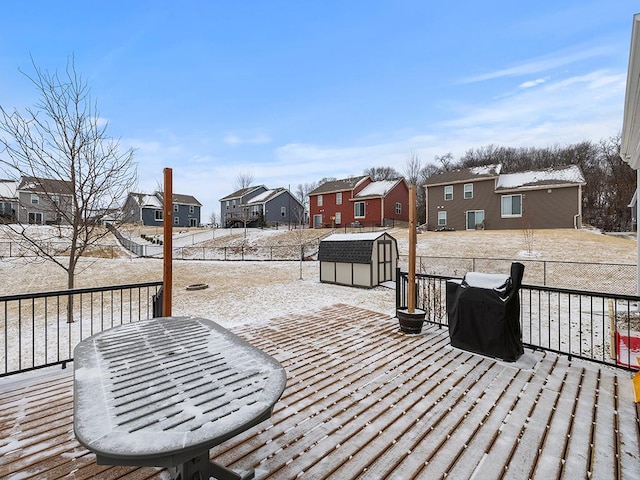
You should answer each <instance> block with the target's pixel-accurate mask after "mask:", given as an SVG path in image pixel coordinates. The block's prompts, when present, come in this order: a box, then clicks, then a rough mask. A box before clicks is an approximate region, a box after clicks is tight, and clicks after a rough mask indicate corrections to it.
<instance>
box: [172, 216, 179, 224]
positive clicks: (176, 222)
mask: <svg viewBox="0 0 640 480" xmlns="http://www.w3.org/2000/svg"><path fill="white" fill-rule="evenodd" d="M173 224H174V225H180V217H173Z"/></svg>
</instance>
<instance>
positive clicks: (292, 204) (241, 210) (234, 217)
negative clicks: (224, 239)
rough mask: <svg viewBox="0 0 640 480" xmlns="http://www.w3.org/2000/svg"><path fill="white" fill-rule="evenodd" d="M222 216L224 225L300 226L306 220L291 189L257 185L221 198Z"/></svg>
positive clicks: (228, 226) (301, 206) (301, 207)
mask: <svg viewBox="0 0 640 480" xmlns="http://www.w3.org/2000/svg"><path fill="white" fill-rule="evenodd" d="M220 219H221V223H222V226H223V227H225V228H230V227H243V226H245V224H246V226H247V227H264V226H277V225H282V224H290V225H297V224H300V223H301V222H303V221H305V212H304V205H302V203H300V201H299V200H298V199H297V198H296V197H295V195H292V194H291V192H290V191H289V190H288V189H286V188H283V187H278V188H273V189H269V188H267V187H265V186H264V185H258V186H253V187H247V188H242V189H240V190H238V191H236V192H233V193H231V194H229V195H227V196H225V197H223V198H221V199H220Z"/></svg>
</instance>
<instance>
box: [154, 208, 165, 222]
mask: <svg viewBox="0 0 640 480" xmlns="http://www.w3.org/2000/svg"><path fill="white" fill-rule="evenodd" d="M155 214H156V217H155V218H156V222H161V221H162V220H163V218H164V217H163V216H162V210H155Z"/></svg>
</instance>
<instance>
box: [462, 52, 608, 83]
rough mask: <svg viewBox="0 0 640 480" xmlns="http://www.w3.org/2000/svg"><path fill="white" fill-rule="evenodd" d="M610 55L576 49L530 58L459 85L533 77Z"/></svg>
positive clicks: (466, 80)
mask: <svg viewBox="0 0 640 480" xmlns="http://www.w3.org/2000/svg"><path fill="white" fill-rule="evenodd" d="M610 53H611V51H610V49H609V48H607V47H592V48H585V49H577V51H566V50H562V51H559V52H555V53H553V54H550V55H546V56H543V57H538V58H532V59H529V60H526V61H524V62H523V63H520V64H518V65H513V66H511V67H508V68H503V69H500V70H496V71H494V72H488V73H484V74H481V75H475V76H471V77H468V78H466V79H463V80H462V81H461V83H476V82H483V81H486V80H494V79H498V78H503V77H517V76H522V75H534V74H537V73H541V72H547V71H549V70H552V69H557V68H559V67H564V66H567V65H570V64H572V63H576V62H579V61H582V60H589V59H592V58H595V57H600V56H604V55H608V54H610Z"/></svg>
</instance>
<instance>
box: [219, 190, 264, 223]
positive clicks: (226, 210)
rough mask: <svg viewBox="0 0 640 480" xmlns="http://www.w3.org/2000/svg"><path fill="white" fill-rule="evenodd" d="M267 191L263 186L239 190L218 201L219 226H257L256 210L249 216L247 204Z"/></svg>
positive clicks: (258, 218)
mask: <svg viewBox="0 0 640 480" xmlns="http://www.w3.org/2000/svg"><path fill="white" fill-rule="evenodd" d="M267 190H268V189H267V187H265V186H264V185H258V186H254V187H247V188H241V189H240V190H237V191H235V192H233V193H231V194H229V195H227V196H226V197H222V198H221V199H220V224H221V225H222V226H223V227H225V228H229V227H234V226H238V227H239V226H244V224H245V222H246V223H247V225H249V224H252V225H253V224H257V223H258V221H259V220H260V217H259V215H258V214H257V210H254V215H253V216H252V215H251V211H250V208H249V207H248V205H247V203H248V202H249V200H251V199H252V198H253V197H255V196H256V195H260V194H261V193H264V192H266V191H267Z"/></svg>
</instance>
